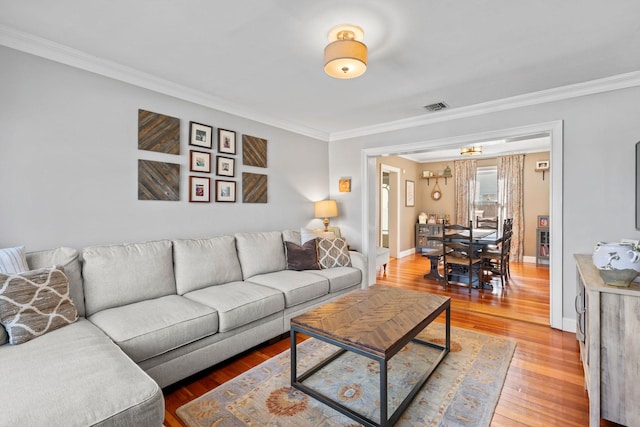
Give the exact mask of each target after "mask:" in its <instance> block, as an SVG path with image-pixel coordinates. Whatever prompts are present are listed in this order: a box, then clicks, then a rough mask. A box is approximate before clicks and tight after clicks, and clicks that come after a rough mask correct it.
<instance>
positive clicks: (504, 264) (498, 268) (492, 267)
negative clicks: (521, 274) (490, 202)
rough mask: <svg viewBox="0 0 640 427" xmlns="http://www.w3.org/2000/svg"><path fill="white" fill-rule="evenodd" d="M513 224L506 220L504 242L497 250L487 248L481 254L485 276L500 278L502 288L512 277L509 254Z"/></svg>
mask: <svg viewBox="0 0 640 427" xmlns="http://www.w3.org/2000/svg"><path fill="white" fill-rule="evenodd" d="M512 224H513V222H512V221H511V222H510V223H508V220H505V222H504V226H503V232H502V240H501V241H500V243H499V245H498V248H497V249H493V248H487V247H485V248H484V249H483V250H482V252H481V253H480V257H481V258H482V268H483V270H484V272H485V275H488V274H492V275H497V276H500V283H501V284H502V286H504V284H505V282H509V277H510V271H509V253H510V252H511V236H512V235H513V230H512V227H511V226H512Z"/></svg>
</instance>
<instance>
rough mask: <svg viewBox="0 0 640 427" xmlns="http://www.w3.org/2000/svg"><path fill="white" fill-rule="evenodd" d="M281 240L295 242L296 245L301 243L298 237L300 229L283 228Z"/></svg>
mask: <svg viewBox="0 0 640 427" xmlns="http://www.w3.org/2000/svg"><path fill="white" fill-rule="evenodd" d="M282 240H283V241H284V242H291V243H295V244H296V245H301V244H302V240H301V238H300V230H283V231H282Z"/></svg>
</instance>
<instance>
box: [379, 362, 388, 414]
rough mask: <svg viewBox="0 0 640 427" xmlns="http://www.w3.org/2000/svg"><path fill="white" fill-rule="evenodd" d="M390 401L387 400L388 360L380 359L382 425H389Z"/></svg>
mask: <svg viewBox="0 0 640 427" xmlns="http://www.w3.org/2000/svg"><path fill="white" fill-rule="evenodd" d="M388 406H389V402H388V401H387V361H386V360H384V359H382V360H380V425H381V426H386V425H387V419H388V418H387V411H388Z"/></svg>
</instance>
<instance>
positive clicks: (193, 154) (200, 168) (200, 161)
mask: <svg viewBox="0 0 640 427" xmlns="http://www.w3.org/2000/svg"><path fill="white" fill-rule="evenodd" d="M189 171H191V172H205V173H211V153H205V152H204V151H196V150H191V151H189Z"/></svg>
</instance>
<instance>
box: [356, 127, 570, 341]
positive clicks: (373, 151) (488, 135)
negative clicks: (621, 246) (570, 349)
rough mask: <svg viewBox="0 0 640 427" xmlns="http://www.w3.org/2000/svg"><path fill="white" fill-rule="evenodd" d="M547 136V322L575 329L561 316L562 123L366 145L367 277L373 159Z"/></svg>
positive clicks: (375, 195) (374, 207) (371, 267)
mask: <svg viewBox="0 0 640 427" xmlns="http://www.w3.org/2000/svg"><path fill="white" fill-rule="evenodd" d="M535 135H547V136H548V137H549V138H550V144H551V150H550V169H549V179H550V201H549V204H550V215H551V218H554V220H553V221H551V222H550V229H549V231H550V239H551V250H550V256H549V278H550V285H549V301H550V304H549V305H550V312H549V323H550V325H551V327H553V328H556V329H562V330H567V331H573V332H575V321H573V322H571V320H567V321H565V320H564V318H563V289H562V283H563V263H562V256H563V248H562V243H563V242H562V222H563V220H562V174H563V171H562V169H563V168H562V164H563V161H562V154H563V153H562V152H563V122H562V121H561V120H559V121H555V122H547V123H540V124H534V125H529V126H522V127H518V128H510V129H501V130H497V131H490V132H485V133H481V134H471V135H462V136H457V137H451V138H445V139H440V140H431V141H420V142H415V143H409V144H403V145H394V146H384V147H376V148H368V149H363V150H362V156H363V157H362V164H363V165H365V168H366V169H365V170H364V171H363V172H364V173H363V187H364V193H363V200H362V224H363V229H362V236H363V238H362V247H363V251H365V253H367V256H368V261H369V262H368V278H369V279H368V280H369V284H372V283H371V280H374V281H375V277H376V275H375V250H373V249H374V247H373V245H372V243H374V242H376V240H377V238H376V228H374V227H369V226H368V224H376V223H377V224H379V222H378V218H377V217H378V215H377V213H378V212H379V209H378V207H379V200H380V199H379V191H376V190H377V188H378V185H376V181H377V179H376V178H375V177H376V176H377V175H376V169H377V168H376V159H377V158H378V157H381V156H383V155H389V154H393V155H398V154H404V153H415V152H424V151H426V150H429V151H436V150H443V149H451V148H457V149H459V148H461V147H464V146H467V145H469V144H473V143H476V142H478V141H498V140H504V142H505V143H508V142H507V141H510V140H514V139H518V138H525V137H533V136H535Z"/></svg>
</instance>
